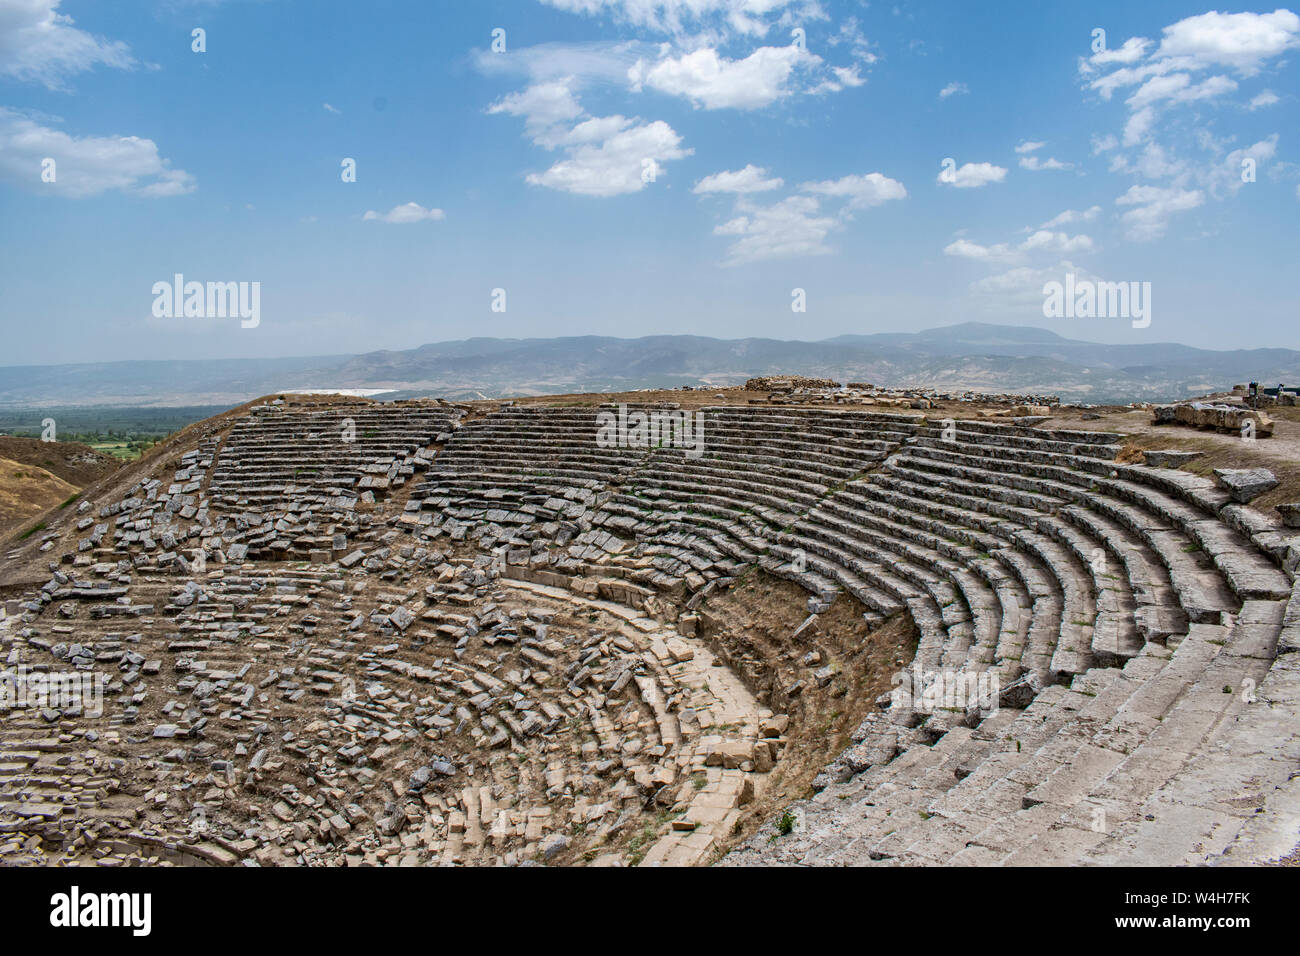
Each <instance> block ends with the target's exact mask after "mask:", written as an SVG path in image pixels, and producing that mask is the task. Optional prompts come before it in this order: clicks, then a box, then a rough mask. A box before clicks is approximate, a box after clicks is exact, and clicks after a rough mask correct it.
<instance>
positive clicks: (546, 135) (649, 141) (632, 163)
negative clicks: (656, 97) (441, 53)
mask: <svg viewBox="0 0 1300 956" xmlns="http://www.w3.org/2000/svg"><path fill="white" fill-rule="evenodd" d="M574 82H575V80H574V79H573V78H572V77H565V78H560V79H554V80H548V81H544V82H540V83H534V84H532V85H531V86H529V87H527V88H525V89H523V90H521V91H519V92H516V93H510V94H508V95H506V96H504V97H502V98H501V99H500V100H498V101H497V102H495V103H493V104H492V105H490V106H489V107H488V110H487V111H488V113H490V114H500V113H505V114H509V115H512V116H518V117H521V118H522V119H523V120H524V131H525V133H527V135H528V136H529V137H530V138H531V139H532V141H533V142H534V143H536V144H537V145H539V146H542V147H545V148H546V149H549V150H563V151H564V153H565V158H564V159H561V160H559V161H558V162H556V163H554V164H553V165H552V166H551V167H550V168H549V169H547V170H545V171H544V172H540V173H530V174H528V176H527V177H526V179H527V181H528V182H529V183H531V184H532V185H535V186H544V187H546V188H548V189H558V190H560V191H562V192H570V193H575V194H577V195H581V196H595V197H609V196H619V195H623V194H626V193H633V192H639V191H640V190H642V189H644V188H645V187H646V186H647V185H648V184H649V183H651V182H654V181H655V180H656V179H657V178H658V176H659V174H660V172H662V171H663V168H662V166H661V164H662V163H665V162H668V161H670V160H675V159H682V158H683V157H685V156H689V155H690V154H691V153H692V152H694V150H691V149H686V148H684V147H683V146H682V138H681V136H680V135H678V133H677V132H676V131H675V130H674V129H673V128H672V127H671V126H669V125H668V124H667V123H665V122H663V121H662V120H656V121H654V122H650V123H646V122H643V121H641V120H638V119H629V118H628V117H626V116H622V115H617V114H616V115H613V116H587V115H586V111H585V110H584V109H583V108H582V105H581V104H580V103H579V102H578V99H577V97H576V96H575V95H574V93H573V90H572V87H571V84H573V83H574ZM575 121H576V122H575Z"/></svg>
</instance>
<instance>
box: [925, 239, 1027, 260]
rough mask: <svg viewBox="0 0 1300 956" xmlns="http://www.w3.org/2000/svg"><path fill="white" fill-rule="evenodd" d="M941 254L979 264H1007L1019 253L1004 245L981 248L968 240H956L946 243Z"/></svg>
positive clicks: (976, 243)
mask: <svg viewBox="0 0 1300 956" xmlns="http://www.w3.org/2000/svg"><path fill="white" fill-rule="evenodd" d="M943 254H944V255H945V256H956V257H957V258H959V259H975V260H977V261H979V262H1007V261H1010V260H1013V259H1016V258H1018V257H1019V253H1018V252H1017V251H1016V250H1015V249H1013V248H1011V246H1008V245H1007V244H1006V243H1001V242H1000V243H998V244H997V245H994V246H982V245H980V244H979V243H978V242H972V241H971V240H969V239H957V240H956V241H954V242H950V243H948V245H946V246H944V249H943Z"/></svg>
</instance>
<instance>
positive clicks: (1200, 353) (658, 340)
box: [0, 322, 1300, 407]
mask: <svg viewBox="0 0 1300 956" xmlns="http://www.w3.org/2000/svg"><path fill="white" fill-rule="evenodd" d="M781 373H788V374H798V375H809V376H816V377H822V378H834V379H837V380H839V381H842V382H848V381H854V382H871V383H873V384H877V385H890V386H926V387H933V388H938V389H943V390H959V389H968V388H969V389H975V390H978V391H984V392H1029V393H1036V394H1055V395H1060V396H1061V398H1062V399H1064V400H1067V401H1082V402H1096V403H1125V402H1131V401H1169V400H1172V399H1176V398H1183V397H1186V396H1189V395H1197V394H1204V393H1205V392H1209V391H1217V390H1221V389H1227V388H1231V386H1232V385H1234V384H1236V383H1239V382H1247V381H1252V380H1253V381H1259V382H1261V383H1263V384H1266V385H1276V384H1278V383H1285V384H1288V385H1290V384H1295V383H1300V351H1296V350H1294V349H1284V348H1261V349H1235V350H1232V351H1214V350H1210V349H1198V348H1192V347H1190V346H1186V345H1178V344H1175V343H1168V342H1166V343H1153V344H1150V345H1102V344H1098V343H1094V342H1081V341H1076V340H1073V339H1067V338H1063V337H1062V336H1060V335H1057V334H1056V333H1055V332H1051V331H1048V330H1046V329H1036V328H1031V327H1022V326H1002V325H988V324H984V323H978V322H967V323H964V324H961V325H953V326H948V327H945V328H937V329H928V330H926V331H923V332H915V333H901V332H896V333H881V334H876V335H841V336H838V337H836V338H833V339H825V340H823V341H820V342H794V341H781V340H778V339H756V338H751V339H714V338H707V337H703V336H694V335H652V336H646V337H644V338H639V339H619V338H610V337H605V336H594V335H586V336H569V337H563V338H550V339H497V338H472V339H464V340H462V341H457V342H440V343H436V344H432V345H422V346H420V347H418V348H414V349H410V350H407V351H396V352H394V351H380V352H367V353H365V354H362V355H329V356H314V357H304V358H284V359H221V360H202V359H198V360H189V361H176V362H168V361H157V362H155V361H131V362H103V363H95V364H86V365H46V366H10V367H0V406H10V407H34V406H40V405H54V404H58V405H164V406H170V405H197V404H223V403H228V404H232V405H233V404H237V403H239V402H243V401H247V400H248V399H250V398H254V397H256V396H258V395H265V394H268V393H271V392H276V391H281V390H285V389H302V388H307V387H318V388H329V389H335V388H353V389H362V388H384V389H393V390H394V392H393V393H390V396H389V397H407V396H411V395H436V396H440V397H444V398H450V399H465V398H498V397H508V396H525V395H546V394H559V393H565V392H609V391H627V390H631V389H636V388H671V387H676V386H679V385H694V386H705V387H720V386H725V385H740V384H743V383H744V381H745V380H746V379H747V378H750V377H751V376H755V375H772V374H781Z"/></svg>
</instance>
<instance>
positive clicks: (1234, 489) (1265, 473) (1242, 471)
mask: <svg viewBox="0 0 1300 956" xmlns="http://www.w3.org/2000/svg"><path fill="white" fill-rule="evenodd" d="M1214 477H1215V478H1216V479H1217V480H1218V482H1219V484H1220V485H1221V486H1222V487H1223V489H1224V490H1225V491H1227V492H1228V494H1230V495H1231V496H1232V500H1233V501H1236V502H1239V503H1240V504H1245V503H1246V502H1248V501H1251V500H1252V499H1254V498H1258V497H1259V496H1260V495H1262V494H1263V493H1264V492H1266V491H1270V490H1272V489H1273V488H1276V487H1277V486H1278V484H1279V482H1278V480H1277V476H1276V475H1274V474H1273V473H1272V472H1271V471H1269V470H1268V469H1267V468H1216V469H1214Z"/></svg>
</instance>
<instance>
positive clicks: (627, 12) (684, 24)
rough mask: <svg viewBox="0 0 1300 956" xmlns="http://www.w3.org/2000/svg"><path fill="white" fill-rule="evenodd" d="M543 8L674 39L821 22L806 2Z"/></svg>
mask: <svg viewBox="0 0 1300 956" xmlns="http://www.w3.org/2000/svg"><path fill="white" fill-rule="evenodd" d="M542 2H543V3H545V4H546V5H547V6H551V7H555V8H556V9H559V10H564V11H567V12H569V13H579V14H586V15H587V16H611V17H613V18H614V19H616V20H619V21H620V22H623V23H627V24H629V25H631V26H637V27H642V28H644V29H648V30H654V31H657V32H660V33H668V34H672V35H674V36H679V37H680V36H685V35H686V34H687V33H688V32H690V31H691V30H699V29H701V28H714V29H720V30H727V31H730V32H734V33H736V34H740V35H744V36H761V35H763V34H765V33H767V32H768V31H769V30H770V29H771V28H772V27H773V26H774V25H777V24H789V23H792V22H793V20H792V19H791V14H792V13H794V12H797V13H798V15H799V18H800V19H801V20H824V19H826V14H825V13H824V12H823V11H822V10H821V7H820V6H819V5H818V4H817V3H816V2H810V0H542Z"/></svg>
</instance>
